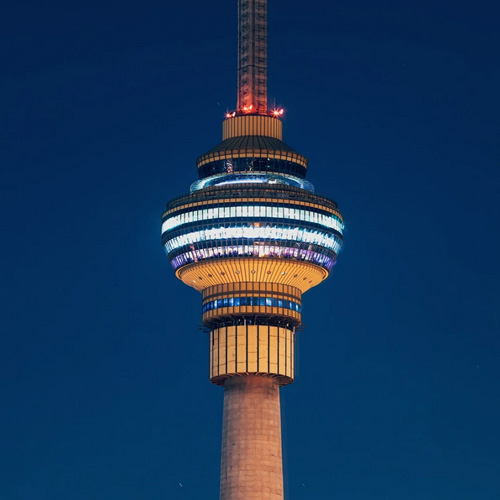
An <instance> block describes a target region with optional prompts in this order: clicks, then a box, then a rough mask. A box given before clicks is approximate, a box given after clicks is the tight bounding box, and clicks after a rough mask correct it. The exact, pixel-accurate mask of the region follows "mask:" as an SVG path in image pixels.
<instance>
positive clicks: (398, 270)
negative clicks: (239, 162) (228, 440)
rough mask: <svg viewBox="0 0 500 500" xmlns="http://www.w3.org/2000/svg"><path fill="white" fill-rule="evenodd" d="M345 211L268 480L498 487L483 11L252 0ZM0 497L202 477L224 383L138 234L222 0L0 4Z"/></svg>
mask: <svg viewBox="0 0 500 500" xmlns="http://www.w3.org/2000/svg"><path fill="white" fill-rule="evenodd" d="M269 4H270V5H269V65H270V68H269V95H270V98H271V101H270V102H271V103H274V102H276V104H277V105H282V106H283V107H284V108H285V109H286V115H285V119H284V132H285V134H284V139H285V142H287V143H288V144H289V145H290V146H292V147H293V148H294V149H296V150H297V151H298V152H299V153H301V154H304V155H305V156H307V157H308V158H309V160H310V164H309V174H308V180H310V181H311V182H312V183H313V184H315V186H316V192H317V193H318V194H325V195H327V196H329V197H331V198H333V199H335V200H336V201H337V202H338V204H339V207H340V209H341V211H342V212H343V214H344V216H345V221H346V232H345V245H344V249H343V251H342V252H341V254H340V257H339V259H338V263H337V265H336V267H335V268H334V272H333V274H332V276H331V278H330V279H329V280H327V281H326V282H325V283H324V284H322V285H321V286H319V287H317V288H315V289H313V290H311V291H310V292H308V293H307V294H306V295H305V296H304V307H303V309H304V317H303V319H304V324H305V327H306V328H305V330H304V331H303V332H302V333H301V334H300V336H299V337H298V357H297V367H298V371H297V378H296V381H295V383H294V384H293V385H291V386H289V387H287V388H285V389H283V390H282V391H281V394H282V408H283V448H284V449H283V451H284V471H285V490H286V495H287V500H330V499H335V500H401V499H404V500H424V499H425V500H498V498H500V430H499V422H500V390H499V382H500V364H499V360H500V339H499V333H500V328H499V326H500V321H499V319H500V318H499V316H500V314H499V304H500V284H499V281H500V280H499V278H500V259H499V256H500V230H499V226H500V224H499V213H500V209H499V207H500V194H499V193H500V175H499V160H500V148H499V143H498V138H499V130H500V127H499V123H500V119H499V117H500V103H499V97H498V90H499V89H500V63H499V55H498V49H499V47H500V37H499V35H498V19H499V17H500V12H499V10H500V9H499V7H498V6H497V5H495V4H496V2H493V1H491V0H489V1H483V0H478V1H476V2H460V1H458V2H457V1H447V0H442V1H436V0H433V1H430V0H422V1H416V0H415V1H408V0H399V1H395V0H394V1H392V0H390V1H381V2H375V1H373V0H358V1H355V0H350V1H348V0H335V1H326V0H321V1H320V0H311V1H308V2H301V1H298V0H288V1H285V0H269ZM0 19H1V21H0V24H1V27H0V28H1V29H0V46H1V49H0V50H1V62H0V166H1V172H2V175H1V189H2V194H1V197H0V208H1V210H2V224H3V229H2V242H3V244H2V252H1V261H2V262H1V263H2V278H1V291H2V296H1V302H0V303H1V308H2V336H1V348H0V500H45V499H47V500H113V499H120V500H137V499H147V500H156V499H166V500H185V499H192V500H195V499H196V500H205V499H207V500H211V499H216V498H218V496H217V495H218V488H219V460H220V442H221V426H222V398H223V391H222V390H221V389H220V388H218V387H215V386H213V385H211V384H210V383H209V381H208V337H207V335H206V334H205V333H203V332H202V331H200V330H199V324H200V319H201V315H200V309H201V296H200V295H199V294H198V293H197V292H196V291H194V290H192V289H190V288H188V287H186V286H185V285H183V284H182V283H181V282H180V281H178V280H177V279H176V278H175V276H174V273H173V272H172V270H171V268H170V266H169V263H168V261H167V259H166V257H165V255H164V252H163V250H162V247H161V244H160V217H161V214H162V211H163V209H164V207H165V204H166V202H167V201H168V200H169V199H171V198H173V197H175V196H178V195H180V194H183V193H185V192H187V191H188V189H189V185H190V183H191V182H193V181H194V180H196V178H197V177H196V166H195V160H196V158H197V157H198V156H199V155H201V154H203V153H205V152H206V151H208V150H209V149H210V148H211V147H212V146H214V145H215V144H217V143H218V142H220V140H221V122H222V120H223V115H224V113H225V112H226V111H227V110H232V109H234V105H235V100H236V1H235V0H223V1H219V2H207V1H201V0H191V1H190V2H169V1H168V0H164V1H162V2H160V1H153V0H145V1H142V2H136V3H129V2H123V1H120V2H116V1H111V2H97V1H96V0H87V1H86V2H68V1H66V2H59V1H53V2H32V3H30V2H22V1H20V2H14V1H11V2H4V3H2V6H1V7H0Z"/></svg>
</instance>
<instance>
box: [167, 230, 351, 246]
mask: <svg viewBox="0 0 500 500" xmlns="http://www.w3.org/2000/svg"><path fill="white" fill-rule="evenodd" d="M240 238H245V239H249V240H250V239H262V240H288V241H298V242H302V243H310V244H313V245H318V246H322V247H325V248H328V249H329V250H333V251H334V252H335V253H338V251H339V250H340V246H341V241H340V238H335V237H334V236H331V235H329V234H324V233H321V232H320V231H314V230H312V229H304V228H301V227H293V228H289V227H287V228H281V227H270V226H264V227H243V226H241V227H214V228H207V229H201V230H199V231H192V232H190V233H186V234H181V235H179V236H176V237H175V238H172V239H170V240H168V241H167V242H166V243H165V249H166V251H167V252H171V251H172V250H175V249H176V248H180V247H183V246H185V245H191V244H193V243H201V242H203V241H212V240H228V245H231V240H232V239H240ZM267 246H271V247H272V246H273V244H271V245H269V244H268V245H267Z"/></svg>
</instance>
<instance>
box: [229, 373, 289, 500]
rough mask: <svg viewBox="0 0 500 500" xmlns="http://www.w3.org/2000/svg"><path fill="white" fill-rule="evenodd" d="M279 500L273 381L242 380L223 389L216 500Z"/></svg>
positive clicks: (278, 435) (280, 486) (278, 443)
mask: <svg viewBox="0 0 500 500" xmlns="http://www.w3.org/2000/svg"><path fill="white" fill-rule="evenodd" d="M242 498H244V499H245V500H263V499H265V500H283V468H282V457H281V416H280V396H279V384H278V382H277V380H276V379H274V378H269V377H260V376H257V375H246V376H242V377H234V378H231V379H228V380H227V381H226V383H225V385H224V416H223V426H222V457H221V478H220V500H237V499H242Z"/></svg>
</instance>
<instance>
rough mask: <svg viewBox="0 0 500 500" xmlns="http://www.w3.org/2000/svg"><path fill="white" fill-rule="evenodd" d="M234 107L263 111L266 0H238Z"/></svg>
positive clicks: (264, 106) (265, 63)
mask: <svg viewBox="0 0 500 500" xmlns="http://www.w3.org/2000/svg"><path fill="white" fill-rule="evenodd" d="M237 110H238V112H251V113H256V114H267V0H238V103H237Z"/></svg>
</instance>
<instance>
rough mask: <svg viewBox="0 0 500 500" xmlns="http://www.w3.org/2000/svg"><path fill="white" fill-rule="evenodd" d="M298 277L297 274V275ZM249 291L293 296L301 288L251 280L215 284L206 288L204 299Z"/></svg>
mask: <svg viewBox="0 0 500 500" xmlns="http://www.w3.org/2000/svg"><path fill="white" fill-rule="evenodd" d="M295 277H297V275H295ZM248 292H263V293H266V292H267V293H266V295H269V293H272V292H274V294H276V293H279V294H281V295H289V296H291V297H292V298H293V297H294V296H297V295H298V294H299V295H300V290H299V289H298V288H296V287H293V286H291V285H284V284H281V283H279V284H278V283H260V282H258V281H256V282H253V283H252V282H250V283H238V282H236V283H224V284H220V285H213V286H211V287H210V288H205V290H203V299H206V298H207V297H212V296H219V295H221V294H228V293H229V294H231V293H232V294H234V293H238V294H239V295H241V294H243V293H248Z"/></svg>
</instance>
